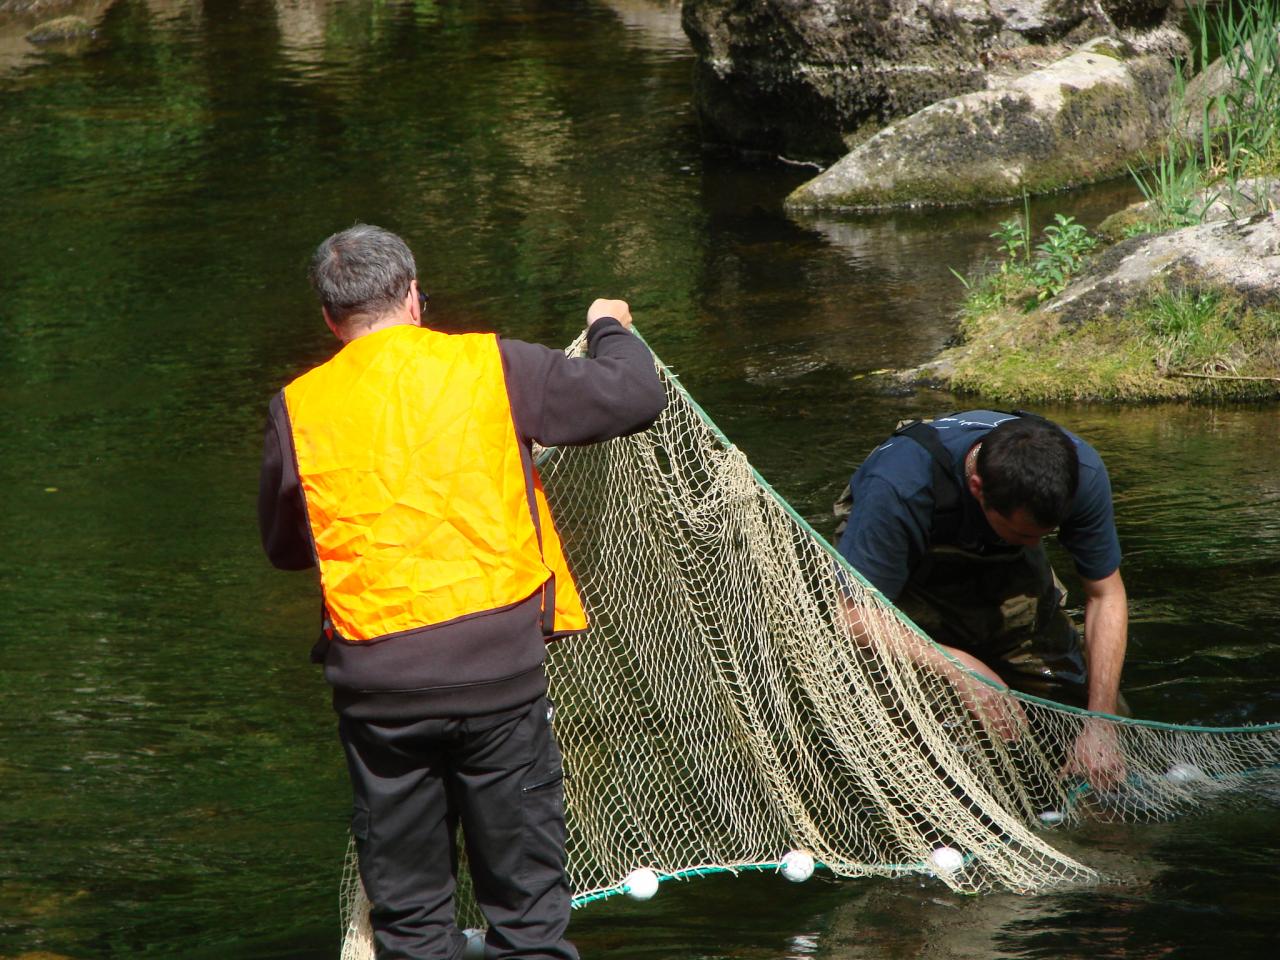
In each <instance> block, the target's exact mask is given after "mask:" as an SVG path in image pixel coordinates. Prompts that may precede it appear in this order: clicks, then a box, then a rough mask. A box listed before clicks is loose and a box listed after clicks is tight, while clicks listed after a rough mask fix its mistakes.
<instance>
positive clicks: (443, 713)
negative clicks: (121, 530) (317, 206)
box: [258, 225, 666, 960]
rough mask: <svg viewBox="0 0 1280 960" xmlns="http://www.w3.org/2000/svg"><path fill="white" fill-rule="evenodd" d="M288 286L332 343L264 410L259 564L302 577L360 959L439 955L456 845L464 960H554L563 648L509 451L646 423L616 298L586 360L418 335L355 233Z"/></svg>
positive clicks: (645, 398) (561, 873) (634, 356)
mask: <svg viewBox="0 0 1280 960" xmlns="http://www.w3.org/2000/svg"><path fill="white" fill-rule="evenodd" d="M311 281H312V286H313V287H314V289H315V291H316V293H317V296H318V297H319V300H320V304H321V309H322V313H323V315H324V320H325V323H326V324H328V326H329V328H330V330H332V331H333V333H334V335H335V336H336V337H337V338H338V339H339V340H340V341H342V344H343V345H342V348H341V349H340V350H339V351H338V352H337V354H336V355H335V356H334V357H333V358H332V359H330V360H329V361H328V362H326V363H323V364H321V365H320V366H318V367H316V368H314V369H313V370H310V371H308V372H307V373H304V374H303V375H302V376H300V377H298V378H297V379H296V380H294V381H293V382H292V383H290V384H289V385H288V386H286V387H285V388H284V390H282V391H281V392H280V393H279V394H277V395H276V397H275V398H274V399H273V400H272V401H271V404H270V416H269V422H268V425H267V430H266V437H265V444H264V453H263V464H262V476H261V487H260V492H259V504H258V507H259V524H260V527H261V533H262V542H263V546H264V548H265V550H266V552H267V556H268V557H269V558H270V559H271V562H272V563H274V564H275V565H276V566H278V567H282V568H284V569H290V570H296V569H305V568H310V567H313V566H314V567H318V568H319V575H320V586H321V593H322V595H323V601H324V621H323V631H322V636H321V638H320V641H319V642H318V643H317V644H316V648H315V649H314V650H313V651H312V658H313V660H316V661H317V662H320V663H323V664H324V671H325V677H326V679H327V680H328V681H329V683H330V684H331V685H332V686H333V700H334V708H335V710H336V711H337V713H338V715H339V725H338V726H339V735H340V738H341V740H342V743H343V747H344V749H345V751H346V755H347V766H348V770H349V772H350V775H351V782H352V788H353V793H354V814H353V817H352V833H353V834H354V836H355V838H356V844H357V848H358V851H359V856H360V875H361V879H362V880H363V882H364V887H365V891H366V892H367V893H368V895H369V899H370V901H371V903H372V912H371V918H372V923H373V930H374V939H375V942H376V944H377V950H378V956H379V958H382V960H387V958H405V960H425V958H458V957H460V956H461V955H462V951H463V948H464V945H465V938H464V936H463V934H462V933H461V932H460V931H459V930H458V928H457V926H456V925H455V922H454V910H453V893H454V885H455V879H456V876H455V870H456V864H457V850H456V849H455V836H456V834H457V826H458V825H459V823H460V824H461V825H462V832H463V836H464V838H465V842H466V848H467V856H468V860H469V863H470V867H471V876H472V880H473V885H474V888H475V895H476V900H477V902H478V903H479V905H480V907H481V909H482V910H483V912H484V914H485V917H486V919H487V920H488V923H489V929H488V932H487V934H486V953H485V955H486V956H487V957H491V958H496V957H504V958H507V957H511V958H515V957H522V958H540V960H552V958H555V960H561V958H576V957H577V956H578V954H577V951H576V950H575V949H574V947H573V945H572V944H571V943H569V941H568V940H566V939H565V929H566V927H567V925H568V918H569V908H570V901H571V891H570V890H569V884H568V880H567V878H566V876H565V855H564V841H565V824H564V803H563V791H562V779H563V772H562V769H561V762H560V753H559V750H558V748H557V747H556V743H555V738H554V736H553V734H552V731H551V707H550V705H549V703H548V702H547V699H546V689H547V680H546V674H545V672H544V669H543V660H544V657H545V646H546V643H547V642H548V641H550V640H553V639H556V638H558V637H562V636H565V635H567V634H571V633H577V632H581V631H583V630H585V629H586V627H587V621H586V615H585V613H584V611H583V607H582V603H581V601H580V600H579V597H578V592H577V588H576V587H575V585H574V582H573V576H572V574H571V573H570V571H569V569H568V566H567V564H566V562H565V558H564V556H563V554H562V552H561V548H560V541H559V538H558V536H557V533H556V529H555V525H554V522H553V520H552V517H551V513H550V511H549V510H548V509H547V503H546V499H545V497H544V496H543V492H542V486H541V482H540V480H539V478H538V474H537V471H536V470H535V469H534V466H533V461H532V455H531V443H533V442H537V443H539V444H542V445H544V446H560V445H569V444H586V443H595V442H599V441H603V440H608V439H611V438H613V437H618V436H623V435H625V434H628V433H633V432H635V431H638V430H642V429H645V428H646V427H648V426H649V425H651V424H652V423H653V421H654V420H655V419H656V418H657V416H658V415H659V413H661V411H662V409H663V408H664V407H665V405H666V395H665V391H664V389H663V387H662V384H661V381H660V380H659V378H658V376H657V374H656V372H655V370H654V363H653V357H652V355H651V354H650V353H649V351H648V350H647V349H646V348H645V346H644V344H643V343H642V342H641V341H640V340H639V339H638V338H636V337H635V336H633V335H631V333H630V332H629V329H628V328H629V327H630V325H631V315H630V310H629V308H628V306H627V304H626V303H625V302H624V301H622V300H596V301H595V302H594V303H592V305H591V307H590V309H589V310H588V311H587V321H588V356H587V357H584V358H573V359H571V358H568V357H566V356H565V355H564V354H563V353H562V352H561V351H558V350H552V349H549V348H547V347H543V346H539V345H536V344H530V343H522V342H520V341H516V340H501V339H499V338H498V337H497V336H495V335H493V334H452V335H451V334H444V333H440V332H437V331H434V330H430V329H428V328H426V327H423V326H422V319H423V318H422V305H423V304H424V303H425V301H426V298H425V295H423V294H421V292H420V290H419V287H418V281H417V268H416V266H415V264H414V260H413V255H412V253H410V251H409V248H408V247H407V246H406V245H405V243H404V241H403V240H401V239H400V238H399V237H397V236H396V235H395V234H393V233H389V232H388V231H386V230H383V229H381V228H378V227H373V226H367V225H358V226H355V227H352V228H351V229H349V230H344V231H342V232H340V233H337V234H334V235H333V236H331V237H329V238H328V239H327V240H325V241H324V243H322V244H321V245H320V247H319V248H318V249H317V250H316V253H315V256H314V257H313V259H312V264H311Z"/></svg>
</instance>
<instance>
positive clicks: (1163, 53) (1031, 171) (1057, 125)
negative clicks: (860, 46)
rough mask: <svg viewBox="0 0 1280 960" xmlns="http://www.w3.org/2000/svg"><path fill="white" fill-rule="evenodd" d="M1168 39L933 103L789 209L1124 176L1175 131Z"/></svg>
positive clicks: (890, 202)
mask: <svg viewBox="0 0 1280 960" xmlns="http://www.w3.org/2000/svg"><path fill="white" fill-rule="evenodd" d="M1177 36H1180V35H1177ZM1165 46H1166V45H1163V44H1162V45H1160V46H1159V47H1158V49H1156V50H1154V51H1152V52H1142V51H1140V50H1139V49H1137V48H1136V47H1135V46H1133V45H1131V44H1130V43H1127V42H1125V41H1122V40H1117V39H1111V38H1099V39H1097V40H1093V41H1090V42H1089V43H1087V44H1085V45H1084V46H1083V47H1081V48H1080V49H1079V50H1077V51H1075V52H1074V53H1072V54H1070V55H1069V56H1067V57H1064V58H1063V59H1061V60H1059V61H1057V62H1055V63H1053V64H1051V65H1049V66H1047V67H1044V68H1043V69H1040V70H1035V71H1033V72H1031V73H1029V74H1026V75H1025V76H1022V77H1019V78H1017V79H1014V80H1012V81H1010V82H1008V83H1007V84H1005V85H1003V86H1001V87H998V88H995V89H991V90H982V91H977V92H974V93H968V94H964V95H962V96H958V97H952V98H949V99H946V100H943V101H941V102H939V103H935V104H933V105H932V106H929V107H926V108H925V109H923V110H921V111H920V112H918V113H916V114H914V115H912V116H910V117H908V118H906V119H905V120H900V121H897V122H896V123H893V124H891V125H890V126H888V127H886V128H885V129H884V130H881V131H880V132H879V133H877V134H876V135H875V136H873V137H872V138H871V139H869V140H867V141H866V142H865V143H863V144H861V145H860V146H858V147H857V148H856V149H854V150H853V151H852V152H851V153H849V154H848V155H847V156H845V157H844V158H843V159H842V160H840V161H839V162H838V163H836V164H834V165H833V166H832V167H830V168H829V169H827V170H826V171H824V172H823V173H822V174H820V175H819V176H818V177H816V178H815V179H813V180H811V181H809V182H808V183H806V184H804V185H802V186H801V187H799V188H798V189H797V190H796V191H795V192H793V193H792V194H791V196H790V197H788V198H787V206H788V207H790V208H792V209H870V208H879V207H892V206H911V205H922V204H937V205H943V204H960V203H975V202H984V201H994V200H1003V199H1010V198H1016V197H1018V196H1020V195H1021V194H1022V192H1023V190H1026V191H1028V192H1030V193H1043V192H1049V191H1053V190H1059V189H1062V188H1065V187H1071V186H1076V185H1079V184H1085V183H1093V182H1097V181H1100V180H1105V179H1108V178H1110V177H1116V176H1121V175H1123V174H1124V173H1126V172H1127V170H1128V168H1129V166H1130V165H1131V164H1137V163H1140V162H1141V158H1142V157H1143V156H1152V155H1154V154H1155V152H1156V151H1157V150H1158V148H1159V146H1160V144H1161V143H1162V142H1163V140H1164V138H1165V136H1166V134H1167V132H1168V123H1169V121H1168V109H1169V100H1170V91H1169V88H1170V81H1171V79H1172V76H1173V65H1172V61H1171V59H1170V51H1169V50H1168V49H1165Z"/></svg>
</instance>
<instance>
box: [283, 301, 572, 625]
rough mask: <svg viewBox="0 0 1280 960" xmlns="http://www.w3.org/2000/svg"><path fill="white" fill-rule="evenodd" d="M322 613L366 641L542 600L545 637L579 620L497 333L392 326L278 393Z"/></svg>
mask: <svg viewBox="0 0 1280 960" xmlns="http://www.w3.org/2000/svg"><path fill="white" fill-rule="evenodd" d="M284 400H285V407H286V409H287V411H288V414H289V425H290V430H291V432H292V435H293V448H294V453H295V456H296V457H297V466H298V476H299V479H300V481H301V484H302V491H303V495H304V499H305V501H306V507H307V519H308V521H309V523H310V526H311V535H312V540H313V541H314V543H315V550H316V559H317V561H318V562H319V567H320V585H321V590H322V591H323V594H324V602H325V608H326V610H327V611H328V614H329V619H330V620H331V621H332V623H333V625H334V627H335V628H336V629H337V631H338V633H339V634H340V635H341V636H342V637H343V638H344V639H346V640H351V641H369V640H378V639H381V638H384V637H387V636H390V635H392V634H397V633H401V632H403V631H406V630H415V629H420V628H423V627H430V626H437V625H440V624H445V623H449V622H450V621H453V620H458V619H461V618H463V617H470V616H474V615H477V614H481V613H487V612H490V611H494V610H500V609H502V608H505V607H510V606H512V605H514V604H517V603H519V602H521V601H523V600H525V599H527V598H528V597H530V596H532V595H533V594H534V593H535V592H537V591H539V590H541V591H542V604H543V629H544V632H545V633H546V634H547V635H548V637H550V636H552V635H557V634H563V633H569V632H575V631H581V630H585V629H586V627H587V618H586V613H585V611H584V610H583V607H582V601H581V599H580V598H579V596H578V590H577V586H576V585H575V584H574V581H573V576H572V575H571V574H570V572H569V568H568V565H567V564H566V562H565V557H564V553H563V551H562V549H561V546H560V538H559V537H558V536H557V534H556V529H555V526H554V524H553V522H552V519H551V512H550V510H549V509H548V507H547V501H546V496H545V495H544V494H543V492H542V482H541V480H540V479H539V478H538V474H537V471H536V470H535V469H534V468H533V467H532V465H531V464H530V465H529V466H528V467H526V463H525V459H524V457H523V456H522V450H521V446H522V444H521V442H520V440H519V439H518V438H517V436H516V431H515V424H514V422H513V420H512V416H511V403H510V400H509V398H508V396H507V385H506V377H505V376H504V373H503V367H502V357H501V355H500V353H499V350H498V338H497V337H496V336H494V335H492V334H461V335H456V334H444V333H438V332H436V331H434V330H428V329H425V328H423V327H415V326H407V325H406V326H395V327H388V328H386V329H383V330H378V331H375V332H373V333H370V334H366V335H365V336H362V337H359V338H357V339H355V340H353V341H351V342H350V343H348V344H347V345H346V346H344V347H343V348H342V350H341V351H339V352H338V354H337V355H336V356H335V357H333V359H331V360H329V361H328V362H327V363H324V364H322V365H320V366H319V367H316V368H315V369H314V370H311V371H309V372H307V373H305V374H303V375H302V376H300V377H298V379H296V380H294V381H293V382H292V383H290V384H289V385H288V386H287V387H285V389H284Z"/></svg>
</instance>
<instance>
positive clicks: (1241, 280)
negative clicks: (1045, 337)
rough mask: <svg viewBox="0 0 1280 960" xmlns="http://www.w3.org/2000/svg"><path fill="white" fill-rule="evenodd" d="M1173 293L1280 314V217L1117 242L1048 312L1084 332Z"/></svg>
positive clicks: (1222, 222)
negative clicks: (1224, 299) (1214, 295)
mask: <svg viewBox="0 0 1280 960" xmlns="http://www.w3.org/2000/svg"><path fill="white" fill-rule="evenodd" d="M1170 286H1181V287H1190V288H1210V289H1225V290H1228V291H1230V292H1231V293H1233V294H1235V295H1237V296H1238V297H1239V298H1240V300H1241V301H1242V302H1243V303H1244V304H1245V305H1247V306H1251V307H1269V308H1271V309H1277V308H1280V213H1274V212H1273V213H1260V214H1257V215H1256V216H1253V217H1246V218H1243V219H1239V220H1219V221H1215V222H1213V223H1202V224H1200V225H1199V226H1195V227H1185V228H1183V229H1181V230H1173V231H1171V232H1169V233H1163V234H1159V235H1157V236H1152V237H1135V238H1133V239H1130V240H1126V241H1124V242H1122V243H1118V244H1116V245H1115V246H1114V247H1111V248H1110V249H1108V250H1107V251H1106V252H1105V253H1104V254H1102V256H1101V257H1099V258H1098V260H1097V262H1096V263H1094V264H1093V265H1092V266H1091V267H1090V269H1089V270H1088V272H1087V273H1086V274H1085V275H1084V276H1082V277H1080V278H1079V279H1077V280H1076V281H1075V282H1073V283H1072V284H1071V285H1070V286H1068V287H1067V288H1066V289H1065V290H1064V291H1062V293H1060V294H1059V295H1058V296H1057V297H1055V298H1054V299H1052V300H1050V301H1048V302H1047V303H1046V304H1045V306H1044V310H1045V312H1046V313H1047V314H1049V315H1051V316H1054V317H1056V318H1057V319H1058V321H1059V323H1061V324H1063V325H1065V326H1078V325H1079V324H1082V323H1085V322H1087V321H1089V320H1092V319H1094V318H1095V317H1097V316H1099V315H1101V314H1118V313H1123V312H1124V310H1125V309H1126V308H1127V307H1128V306H1129V305H1130V304H1132V303H1134V302H1136V301H1139V300H1142V299H1147V298H1149V297H1150V296H1151V294H1152V292H1153V291H1155V292H1159V291H1161V290H1164V289H1167V288H1169V287H1170Z"/></svg>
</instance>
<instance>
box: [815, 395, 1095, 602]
mask: <svg viewBox="0 0 1280 960" xmlns="http://www.w3.org/2000/svg"><path fill="white" fill-rule="evenodd" d="M1010 417H1011V414H1008V413H997V412H996V411H993V410H970V411H967V412H964V413H955V414H952V415H951V416H949V417H942V418H940V419H938V420H934V421H933V426H934V427H935V428H936V429H937V431H938V438H939V439H940V440H941V441H942V444H943V446H944V447H946V449H947V452H948V453H950V454H951V459H952V461H953V464H954V474H955V481H956V483H957V484H958V485H959V489H960V490H961V494H960V499H961V504H962V507H963V519H962V520H961V523H960V528H959V532H958V533H957V534H956V535H955V536H954V537H953V538H949V539H948V540H947V541H942V540H936V539H934V537H933V536H931V533H932V531H931V529H930V525H931V522H932V519H933V504H934V496H935V492H934V489H933V486H934V468H933V458H932V457H931V456H930V454H929V451H928V450H926V449H925V448H924V447H922V446H921V445H920V444H919V443H917V442H916V441H915V440H912V439H911V438H910V437H903V436H894V437H890V438H889V439H888V440H887V441H885V442H884V443H882V444H881V445H880V446H878V447H876V449H875V450H873V451H871V454H870V455H869V456H868V457H867V459H866V460H865V461H863V464H862V466H860V467H859V468H858V470H857V472H856V473H854V475H853V479H852V481H850V487H851V489H852V491H853V513H852V514H851V515H850V517H849V525H848V527H846V528H845V531H844V534H843V535H842V536H841V537H840V542H839V544H837V549H839V551H840V553H841V555H842V556H843V557H844V558H845V559H846V560H848V561H849V563H850V564H852V565H853V567H854V569H855V570H857V571H858V572H859V573H861V574H862V575H863V576H864V577H866V578H867V579H868V580H870V581H871V583H872V584H874V585H875V587H876V589H878V590H879V591H880V592H881V593H883V594H884V595H885V596H886V597H888V598H889V599H890V600H894V599H896V598H897V597H898V595H899V594H900V593H902V590H903V588H904V587H905V586H906V585H907V581H908V580H909V579H910V577H911V572H912V571H913V570H915V568H916V565H917V564H918V563H919V562H920V560H921V559H922V558H923V557H924V554H925V552H926V551H927V550H928V548H929V546H930V545H931V544H932V545H934V546H937V545H940V544H942V543H944V542H946V543H947V544H948V545H954V546H960V547H963V548H965V549H968V550H973V551H975V552H979V553H981V552H984V551H986V550H988V549H992V548H999V547H1001V546H1007V545H1006V544H1004V543H1003V541H1001V540H1000V538H999V537H997V536H996V535H995V532H994V531H993V530H992V529H991V526H990V524H988V523H987V520H986V517H984V516H983V514H982V509H981V508H980V507H979V506H978V503H977V501H976V500H974V498H973V495H972V494H970V493H969V489H968V484H966V483H965V482H964V458H965V455H966V454H967V453H968V452H969V450H970V449H971V448H972V447H973V445H974V444H975V443H977V442H978V441H979V440H981V439H982V438H983V437H984V436H986V435H987V433H988V432H990V430H991V429H992V428H993V427H994V426H996V425H997V424H998V423H1000V422H1001V421H1004V420H1008V419H1010ZM1064 432H1065V433H1066V434H1067V436H1069V437H1070V438H1071V439H1072V441H1074V442H1075V445H1076V452H1077V454H1078V456H1079V459H1080V483H1079V486H1078V487H1077V489H1076V495H1075V498H1074V499H1073V500H1072V502H1071V512H1070V514H1069V515H1068V516H1067V517H1066V518H1065V519H1064V520H1063V521H1062V525H1061V526H1060V527H1059V529H1058V542H1059V543H1061V544H1062V546H1063V547H1064V548H1066V550H1067V552H1068V553H1069V554H1071V557H1072V559H1073V560H1074V561H1075V565H1076V571H1077V572H1078V573H1079V574H1080V576H1081V577H1083V578H1085V579H1086V580H1101V579H1103V578H1104V577H1108V576H1110V575H1111V574H1112V573H1114V572H1115V571H1116V570H1117V569H1119V567H1120V539H1119V537H1118V536H1117V535H1116V525H1115V517H1114V514H1113V512H1112V506H1111V481H1110V479H1109V478H1108V477H1107V468H1106V467H1105V466H1104V465H1103V463H1102V458H1101V457H1100V456H1098V452H1097V451H1096V450H1094V449H1093V447H1091V446H1089V444H1088V443H1086V442H1085V441H1084V440H1081V439H1080V438H1079V437H1077V436H1076V435H1075V434H1073V433H1071V432H1070V431H1069V430H1068V431H1064Z"/></svg>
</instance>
